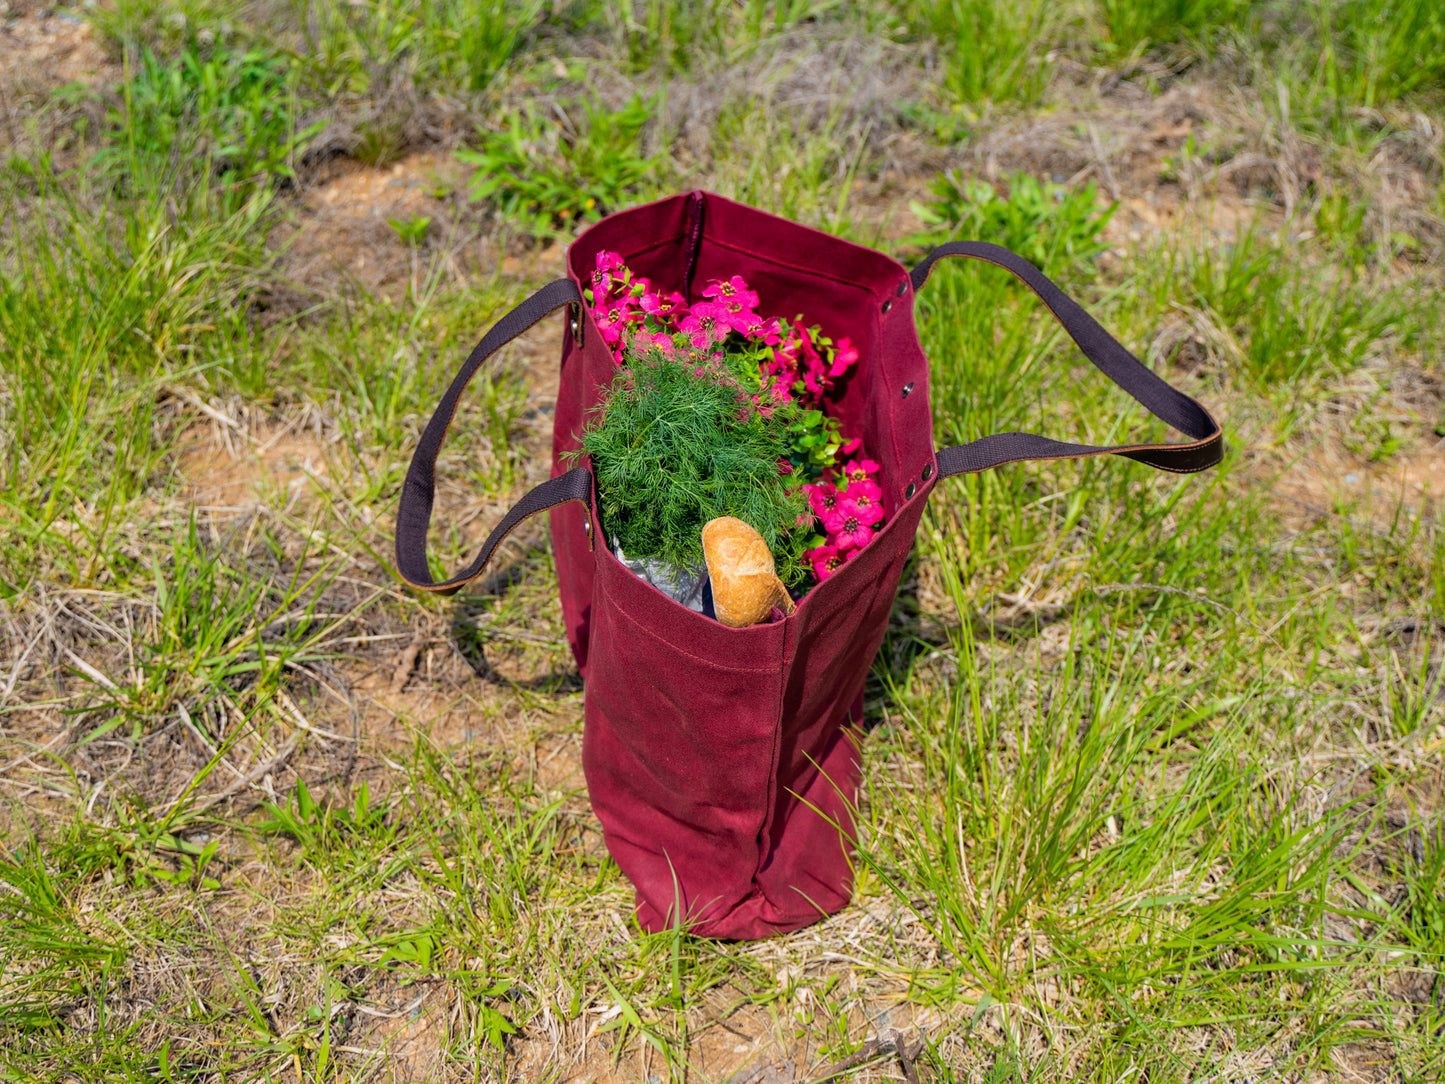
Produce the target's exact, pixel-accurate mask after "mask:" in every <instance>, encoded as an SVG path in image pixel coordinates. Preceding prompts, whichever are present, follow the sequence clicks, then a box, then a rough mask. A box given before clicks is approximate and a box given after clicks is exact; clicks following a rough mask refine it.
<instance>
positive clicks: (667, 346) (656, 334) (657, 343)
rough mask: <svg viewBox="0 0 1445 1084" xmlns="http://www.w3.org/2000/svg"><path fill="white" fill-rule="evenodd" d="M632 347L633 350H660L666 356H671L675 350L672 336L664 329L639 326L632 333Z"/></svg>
mask: <svg viewBox="0 0 1445 1084" xmlns="http://www.w3.org/2000/svg"><path fill="white" fill-rule="evenodd" d="M632 348H633V349H634V350H661V351H662V352H663V353H664V354H666V355H667V356H668V357H672V355H673V352H674V351H675V350H676V347H675V345H674V344H673V341H672V336H671V335H669V334H667V332H665V331H649V330H648V329H647V328H645V327H640V328H638V329H637V330H636V331H634V332H633V333H632Z"/></svg>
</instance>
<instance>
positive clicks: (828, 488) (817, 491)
mask: <svg viewBox="0 0 1445 1084" xmlns="http://www.w3.org/2000/svg"><path fill="white" fill-rule="evenodd" d="M803 489H804V490H806V491H807V494H808V504H809V505H810V506H811V507H812V509H813V514H814V515H815V516H817V517H818V518H819V519H821V520H823V521H825V522H826V521H827V519H828V517H829V516H831V515H832V514H833V512H834V510H835V509H837V507H838V500H839V498H841V497H842V496H843V495H842V494H841V493H839V492H838V490H837V488H836V487H834V486H833V485H832V484H831V483H829V482H823V483H820V484H818V485H813V486H804V487H803Z"/></svg>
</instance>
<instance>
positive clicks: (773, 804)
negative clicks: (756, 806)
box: [752, 625, 797, 902]
mask: <svg viewBox="0 0 1445 1084" xmlns="http://www.w3.org/2000/svg"><path fill="white" fill-rule="evenodd" d="M796 630H797V626H796V625H794V626H793V627H792V628H787V627H785V628H784V629H783V644H782V647H781V648H780V656H779V658H778V673H779V674H782V673H784V672H785V671H786V670H787V665H788V659H789V657H790V656H791V655H793V654H796V652H797V643H796V640H797V631H796ZM790 642H791V643H792V644H793V651H791V652H790V651H789V650H788V645H789V643H790ZM786 685H787V683H786V682H784V681H779V682H778V704H777V709H776V710H775V711H774V712H773V720H774V722H773V753H772V759H771V760H770V761H769V762H768V805H767V809H766V810H765V812H764V813H763V821H762V823H761V824H759V825H758V834H757V839H756V840H755V842H756V844H757V848H758V861H757V865H755V866H754V867H753V874H752V882H753V887H754V891H755V892H759V893H762V895H763V897H764V898H765V899H766V898H767V893H766V892H763V886H762V884H761V883H760V882H759V881H758V874H760V873H762V871H763V864H764V863H765V862H766V861H767V857H768V848H767V847H764V846H763V837H764V835H768V834H770V833H771V830H772V827H773V817H774V816H775V815H776V814H777V809H778V762H779V761H780V760H781V759H782V756H783V700H784V698H785V696H786V693H787V688H786ZM769 902H771V901H769Z"/></svg>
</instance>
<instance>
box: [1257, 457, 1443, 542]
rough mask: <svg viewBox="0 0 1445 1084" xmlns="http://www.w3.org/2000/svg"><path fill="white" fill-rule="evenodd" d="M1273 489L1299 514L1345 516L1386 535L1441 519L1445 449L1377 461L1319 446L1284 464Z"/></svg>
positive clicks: (1308, 516) (1308, 515)
mask: <svg viewBox="0 0 1445 1084" xmlns="http://www.w3.org/2000/svg"><path fill="white" fill-rule="evenodd" d="M1273 488H1274V492H1275V493H1276V494H1277V495H1278V496H1280V497H1282V498H1283V499H1284V500H1285V501H1286V502H1288V503H1289V504H1290V505H1293V506H1294V508H1293V511H1294V512H1295V513H1296V515H1297V516H1304V517H1306V518H1310V517H1318V516H1334V515H1339V514H1348V515H1351V516H1353V517H1358V518H1360V519H1362V520H1363V522H1366V523H1368V524H1369V525H1370V526H1371V527H1373V528H1374V529H1376V530H1380V531H1388V530H1389V529H1390V528H1391V526H1392V524H1393V523H1394V522H1395V521H1396V520H1401V521H1407V520H1415V519H1421V520H1431V519H1436V518H1438V517H1439V515H1440V511H1441V508H1442V507H1445V448H1441V447H1438V446H1437V447H1432V448H1429V449H1426V450H1424V451H1419V452H1414V453H1411V454H1407V455H1401V456H1396V457H1395V458H1393V459H1390V460H1388V461H1386V462H1381V463H1372V462H1369V461H1368V460H1365V459H1362V458H1361V457H1359V456H1357V455H1352V454H1351V453H1350V452H1348V451H1347V450H1345V449H1343V448H1338V447H1335V448H1321V449H1317V450H1315V451H1313V452H1311V453H1310V455H1309V456H1307V457H1302V458H1300V459H1297V460H1295V461H1294V462H1292V463H1290V464H1288V465H1287V466H1286V467H1285V468H1284V469H1283V470H1282V471H1280V472H1279V474H1278V475H1277V476H1276V478H1275V480H1274V483H1273ZM1286 510H1287V511H1288V510H1289V509H1286ZM1292 518H1293V517H1292Z"/></svg>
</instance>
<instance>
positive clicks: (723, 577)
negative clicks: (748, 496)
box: [702, 516, 796, 629]
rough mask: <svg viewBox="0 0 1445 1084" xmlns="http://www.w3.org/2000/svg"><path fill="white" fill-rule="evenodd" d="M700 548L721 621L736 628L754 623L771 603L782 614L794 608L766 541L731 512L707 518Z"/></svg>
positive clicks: (763, 614)
mask: <svg viewBox="0 0 1445 1084" xmlns="http://www.w3.org/2000/svg"><path fill="white" fill-rule="evenodd" d="M702 552H703V557H704V558H705V559H706V560H707V574H708V578H709V579H710V580H711V581H712V603H713V612H714V613H716V614H717V619H718V620H719V621H721V622H722V623H723V624H724V625H728V626H730V627H731V628H735V629H739V628H744V627H746V626H748V625H756V624H757V623H758V622H759V621H763V620H766V618H767V616H768V614H770V613H771V612H772V610H773V607H774V606H777V607H779V608H781V609H782V611H783V613H785V614H790V613H792V612H793V610H794V609H796V607H795V606H794V604H793V600H792V598H790V597H789V595H788V591H787V588H785V587H784V586H783V582H782V580H780V579H778V575H777V571H776V568H775V566H774V565H773V555H772V553H771V552H769V550H768V544H767V543H766V542H764V541H763V536H762V535H760V534H758V532H757V531H755V530H754V529H753V528H752V527H750V526H749V525H748V524H746V523H744V522H743V521H742V520H740V519H734V518H733V517H732V516H719V517H718V518H717V519H714V520H709V521H708V522H707V524H706V525H705V526H704V527H703V529H702Z"/></svg>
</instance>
